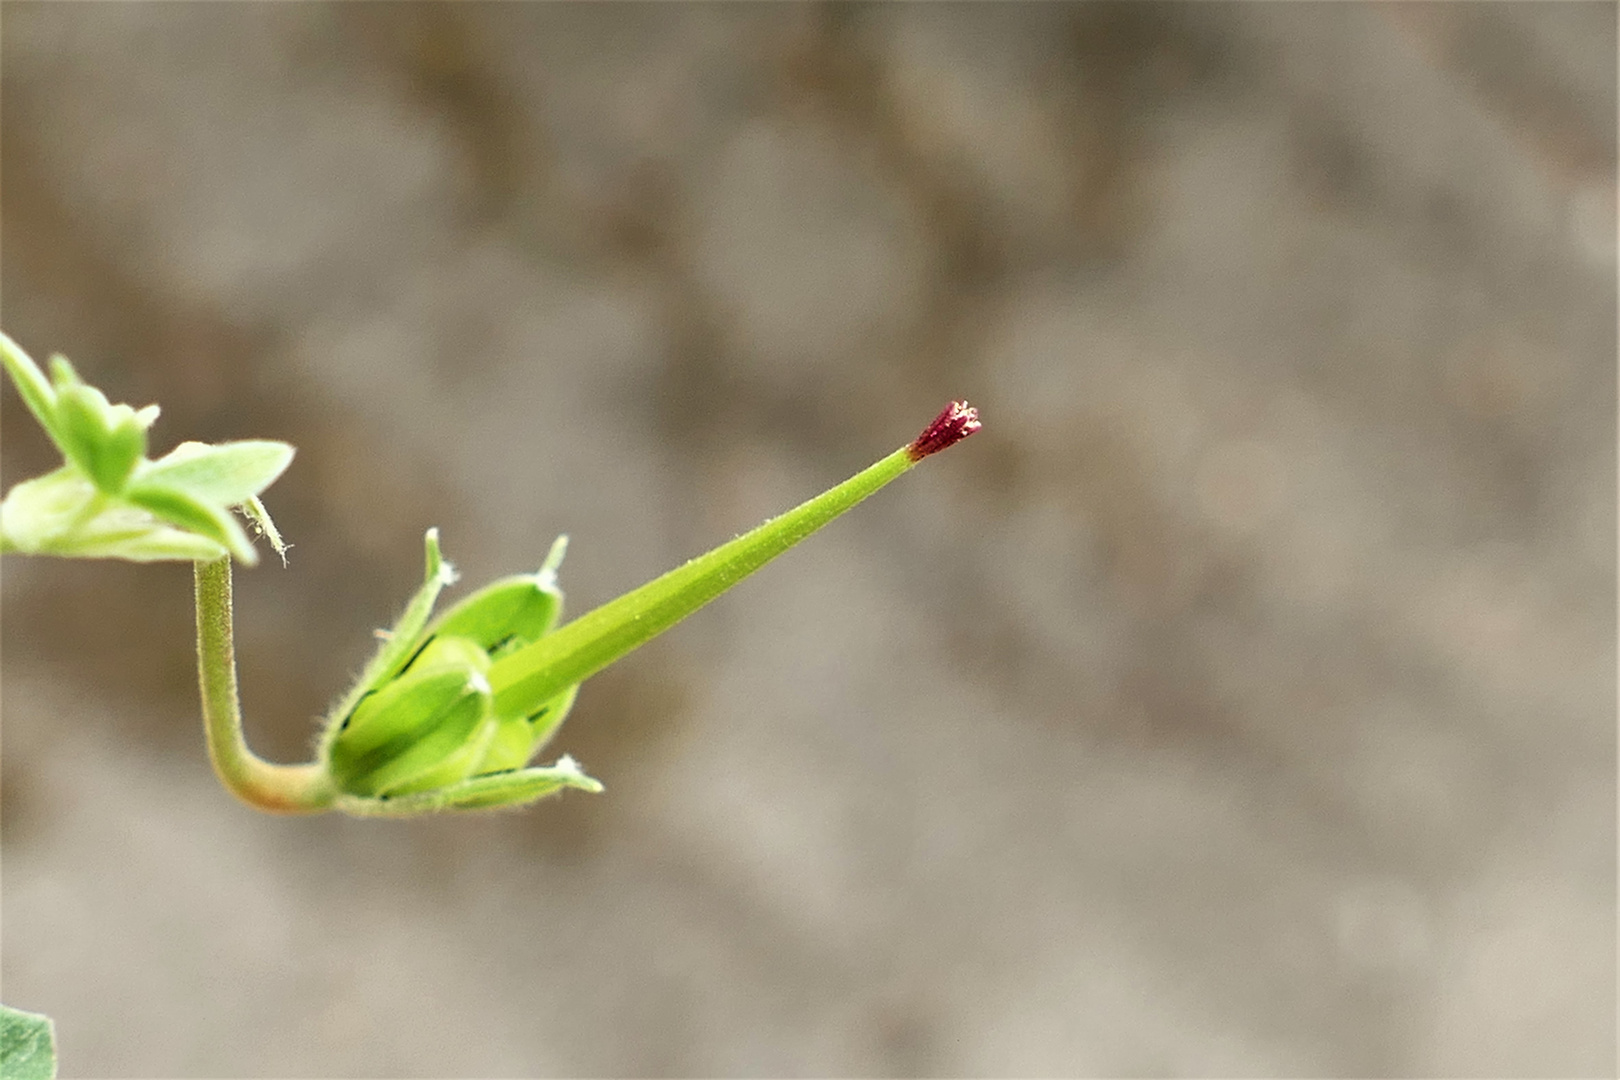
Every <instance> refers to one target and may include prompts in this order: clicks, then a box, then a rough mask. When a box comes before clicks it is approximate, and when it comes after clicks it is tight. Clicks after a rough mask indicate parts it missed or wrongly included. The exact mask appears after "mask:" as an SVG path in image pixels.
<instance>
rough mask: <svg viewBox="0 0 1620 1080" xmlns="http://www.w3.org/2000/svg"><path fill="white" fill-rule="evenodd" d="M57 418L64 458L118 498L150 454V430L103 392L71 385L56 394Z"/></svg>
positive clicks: (60, 388) (133, 413)
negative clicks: (125, 484)
mask: <svg viewBox="0 0 1620 1080" xmlns="http://www.w3.org/2000/svg"><path fill="white" fill-rule="evenodd" d="M56 418H57V423H58V425H59V430H60V434H61V436H62V440H63V444H64V446H63V449H64V456H66V457H67V459H68V460H69V461H71V462H72V463H73V464H75V465H77V466H78V467H79V468H80V469H82V470H83V471H84V474H85V475H86V476H88V477H90V479H91V480H93V481H95V484H96V487H98V488H100V489H101V490H102V491H104V492H106V493H107V494H109V495H116V494H118V492H119V491H120V490H121V489H122V488H123V486H124V481H126V480H128V479H129V474H130V473H131V472H132V471H134V469H135V465H136V463H137V462H138V461H140V459H141V457H142V455H143V454H145V453H146V429H145V428H143V427H142V426H141V424H140V421H139V420H137V419H136V417H135V410H134V409H131V408H130V407H129V406H128V405H110V404H108V402H107V398H106V397H105V395H103V394H102V392H101V391H100V390H97V389H96V388H95V387H93V386H85V385H84V384H83V383H67V384H64V385H62V386H59V387H58V388H57V391H56Z"/></svg>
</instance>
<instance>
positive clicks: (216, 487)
mask: <svg viewBox="0 0 1620 1080" xmlns="http://www.w3.org/2000/svg"><path fill="white" fill-rule="evenodd" d="M292 459H293V448H292V447H291V446H288V445H287V444H286V443H284V442H275V441H273V440H270V439H243V440H240V441H238V442H226V443H218V444H216V445H212V446H210V445H208V444H207V443H200V442H183V443H181V444H180V445H179V446H177V447H175V448H174V449H173V450H170V451H169V452H168V453H167V454H164V455H163V456H162V457H160V458H158V459H157V460H156V461H151V462H147V463H145V464H143V465H142V466H141V467H140V469H139V470H138V472H137V474H136V478H135V479H136V482H138V483H142V484H160V485H162V486H164V487H170V488H179V489H181V490H183V491H186V492H188V493H189V494H190V495H191V496H192V497H193V498H196V499H199V500H201V501H202V502H206V503H212V504H213V505H215V506H240V505H241V504H243V503H245V502H247V501H248V500H249V499H251V498H253V497H254V496H256V495H258V494H259V492H261V491H263V490H264V489H265V488H267V487H269V486H270V485H271V484H273V483H275V481H276V478H277V477H279V476H280V475H281V474H282V473H283V472H285V471H286V469H287V466H288V465H289V464H291V463H292Z"/></svg>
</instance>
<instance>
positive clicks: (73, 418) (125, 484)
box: [0, 334, 293, 566]
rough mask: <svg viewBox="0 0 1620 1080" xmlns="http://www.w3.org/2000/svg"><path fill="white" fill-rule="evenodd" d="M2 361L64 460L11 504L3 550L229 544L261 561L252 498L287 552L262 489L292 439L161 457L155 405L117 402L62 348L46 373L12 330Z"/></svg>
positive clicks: (285, 460)
mask: <svg viewBox="0 0 1620 1080" xmlns="http://www.w3.org/2000/svg"><path fill="white" fill-rule="evenodd" d="M0 363H3V364H4V366H5V368H6V371H7V373H8V374H10V376H11V380H12V382H13V383H14V384H15V385H16V387H17V391H18V393H19V394H20V395H21V397H22V399H23V403H24V404H26V405H27V406H28V409H29V411H30V412H32V413H33V414H34V417H35V419H37V420H38V421H39V424H40V426H41V427H43V428H44V429H45V433H46V434H47V435H49V436H50V439H51V441H52V442H53V443H55V444H56V447H57V449H58V450H60V451H61V452H62V457H63V459H64V464H63V465H62V467H61V468H59V469H57V470H55V471H54V472H50V473H47V474H46V475H44V476H41V477H37V478H35V479H33V480H27V481H24V482H22V483H20V484H17V485H16V486H14V487H13V488H12V489H11V491H10V492H8V493H7V495H6V497H5V500H4V501H3V502H0V551H16V552H21V553H23V554H30V555H61V556H71V557H78V558H122V559H131V560H134V561H137V562H151V561H155V560H162V559H185V560H202V561H212V560H214V559H218V558H222V557H223V556H225V555H226V554H227V553H228V554H230V555H232V556H235V558H236V559H238V560H239V561H241V562H243V563H246V564H248V565H250V566H251V565H253V564H254V563H257V562H258V561H259V557H258V553H257V552H256V551H255V550H254V549H253V543H252V541H251V540H250V539H249V538H248V535H247V532H246V531H245V530H244V529H243V528H242V525H241V524H240V523H239V522H238V521H237V520H236V518H235V517H233V516H232V515H231V513H230V510H231V508H232V507H242V508H243V510H244V512H245V513H247V515H248V516H249V517H250V518H251V519H252V520H253V521H254V523H255V524H256V526H257V527H258V530H259V531H260V532H262V533H264V534H266V535H267V536H268V537H269V538H270V541H271V544H272V545H273V546H274V547H275V548H276V550H277V551H281V550H283V545H282V543H281V538H280V537H279V536H278V535H277V533H276V531H275V526H274V524H273V523H272V522H271V521H270V516H269V514H268V513H266V512H265V510H264V506H263V504H262V503H260V502H259V499H258V495H259V493H260V492H261V491H263V490H264V489H265V488H267V487H269V486H270V484H271V483H273V482H274V481H275V479H276V478H277V477H278V476H280V475H281V474H282V472H283V471H285V470H286V468H287V466H288V464H289V463H290V462H291V461H292V457H293V448H292V447H291V446H288V445H287V444H286V443H282V442H274V441H270V440H264V439H253V440H245V441H241V442H228V443H220V444H218V445H213V446H210V445H208V444H205V443H199V442H183V443H181V444H180V445H179V446H177V447H175V448H174V449H173V450H172V451H170V452H169V453H168V454H166V455H164V456H163V457H161V458H159V459H158V460H156V461H152V460H150V459H148V458H147V456H146V450H147V431H148V430H149V429H150V428H151V426H152V423H153V422H154V421H155V420H156V419H157V417H158V407H157V406H156V405H148V406H146V407H145V408H144V409H134V408H131V407H130V406H128V405H122V404H119V405H114V404H112V403H110V402H109V401H108V400H107V398H106V396H105V395H104V394H102V393H101V391H99V390H97V389H96V388H95V387H93V386H90V385H88V384H87V383H85V382H84V380H83V379H81V378H80V377H79V375H78V373H77V372H76V371H74V370H73V365H72V364H70V363H68V361H67V358H66V357H63V356H60V355H58V356H53V357H51V363H50V369H51V377H50V378H49V379H47V378H46V377H45V374H44V372H42V371H40V369H39V367H38V365H36V364H35V363H34V361H33V360H32V359H31V358H30V357H29V356H28V354H27V353H25V352H23V350H22V349H21V348H20V347H18V345H17V344H16V342H14V341H12V340H11V339H10V338H9V337H7V336H6V335H4V334H0Z"/></svg>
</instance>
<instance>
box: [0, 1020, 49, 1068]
mask: <svg viewBox="0 0 1620 1080" xmlns="http://www.w3.org/2000/svg"><path fill="white" fill-rule="evenodd" d="M55 1076H56V1028H55V1025H54V1024H52V1023H51V1018H50V1017H48V1016H41V1015H40V1014H39V1013H30V1012H23V1011H22V1010H20V1009H13V1008H10V1007H8V1006H5V1005H0V1080H54V1078H55Z"/></svg>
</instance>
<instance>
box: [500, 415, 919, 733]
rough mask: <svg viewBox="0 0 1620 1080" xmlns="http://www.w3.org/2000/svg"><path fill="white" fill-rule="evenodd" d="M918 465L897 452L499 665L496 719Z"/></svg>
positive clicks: (545, 694) (596, 663) (658, 628)
mask: <svg viewBox="0 0 1620 1080" xmlns="http://www.w3.org/2000/svg"><path fill="white" fill-rule="evenodd" d="M919 459H920V456H919V455H918V453H917V451H916V447H915V444H913V445H912V446H907V447H903V448H902V449H899V450H896V451H895V452H894V453H892V454H890V455H889V456H888V457H886V458H884V459H883V460H881V461H879V462H878V463H877V464H875V465H873V466H871V467H870V468H868V469H866V470H864V471H862V472H860V473H857V474H856V475H855V476H853V477H851V478H850V479H848V480H845V481H844V482H843V483H842V484H839V485H838V486H837V487H835V488H832V489H831V490H829V491H825V492H823V493H822V494H820V495H817V496H816V497H815V498H813V499H811V500H810V501H808V502H806V503H803V504H802V505H800V506H798V507H795V508H794V509H792V510H789V511H788V512H787V513H785V514H783V515H781V516H780V517H775V518H772V519H771V520H769V521H767V522H765V523H764V524H763V525H760V526H759V527H758V528H756V529H753V530H752V531H750V532H746V533H744V534H743V535H741V536H739V537H737V538H736V539H735V540H732V541H730V542H728V543H725V544H722V545H720V546H719V547H717V548H715V549H714V550H713V551H710V552H708V553H707V554H705V555H699V556H698V557H697V558H695V559H693V560H692V561H691V562H688V563H686V564H685V565H684V566H679V567H676V568H675V569H674V570H671V571H670V572H669V573H667V574H665V575H663V576H662V577H659V578H654V579H653V580H652V581H649V582H648V583H647V584H645V585H643V586H641V587H640V588H639V589H633V590H632V591H630V592H627V593H625V594H624V595H623V596H621V597H619V598H618V599H616V600H610V601H609V602H608V603H606V604H603V605H602V606H601V607H599V608H597V609H596V610H594V611H592V612H590V613H589V614H587V615H582V616H580V617H579V618H578V619H575V620H574V621H573V622H571V623H568V624H567V625H565V626H562V627H559V628H558V629H557V630H554V631H552V632H551V633H550V634H547V635H546V636H545V637H543V638H541V639H540V640H538V641H536V642H535V643H534V644H532V645H529V646H527V647H525V648H522V649H519V650H518V651H517V652H515V653H513V654H511V655H510V656H507V657H504V658H502V659H500V660H497V661H496V662H495V665H494V666H493V667H491V668H490V670H489V683H490V687H491V689H493V690H494V691H495V712H496V714H497V715H500V716H507V715H512V714H515V713H522V712H527V711H529V710H530V709H532V708H534V707H536V706H537V705H538V704H539V703H542V702H545V701H548V700H550V699H551V698H552V697H554V696H555V695H556V694H558V693H560V692H561V691H562V690H564V689H565V688H567V687H569V686H572V685H574V684H575V683H577V682H580V681H582V680H584V679H586V678H589V677H590V676H591V675H594V674H596V673H597V672H598V671H601V670H602V669H603V668H605V667H607V666H608V665H609V664H611V663H613V662H614V661H615V660H617V659H619V658H620V657H621V656H623V655H624V654H625V653H628V652H630V651H631V650H632V649H634V648H636V647H637V646H639V645H641V644H643V643H645V642H646V641H648V640H650V639H651V638H653V637H655V636H657V635H658V634H661V633H663V632H664V631H665V630H668V629H669V628H670V627H671V626H673V625H675V624H676V623H677V622H679V621H681V620H682V619H684V618H686V616H688V615H690V614H692V612H694V611H696V610H697V609H698V608H700V607H702V606H703V605H704V604H707V603H708V602H709V601H710V600H713V599H714V598H715V597H717V596H719V595H720V594H721V593H723V592H725V591H726V590H727V589H729V588H731V587H732V586H733V585H735V584H737V582H739V581H741V580H742V579H743V578H745V577H747V576H748V575H749V574H752V573H753V572H754V571H755V570H758V569H759V568H760V567H761V566H764V565H765V564H766V563H768V562H770V561H771V560H772V559H774V558H776V556H778V555H780V554H782V552H784V551H786V550H787V549H788V548H790V547H792V546H793V545H794V544H797V543H798V542H799V541H800V540H803V539H804V538H805V537H807V536H809V535H810V534H811V533H813V532H815V531H816V530H817V529H819V528H821V527H822V526H823V525H825V524H827V523H828V522H830V521H832V520H833V519H834V518H836V517H838V516H839V515H840V514H842V513H844V512H845V511H846V510H848V509H850V508H851V507H853V506H854V505H855V504H856V503H858V502H860V501H861V500H862V499H864V498H866V497H867V496H868V495H871V494H872V493H873V492H875V491H877V490H878V489H879V488H881V487H883V486H884V485H885V484H887V483H889V482H890V481H891V480H893V479H895V478H896V477H898V476H899V475H900V474H901V473H904V472H906V471H907V470H908V469H910V468H911V467H912V466H913V465H915V464H916V463H917V461H918V460H919Z"/></svg>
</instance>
